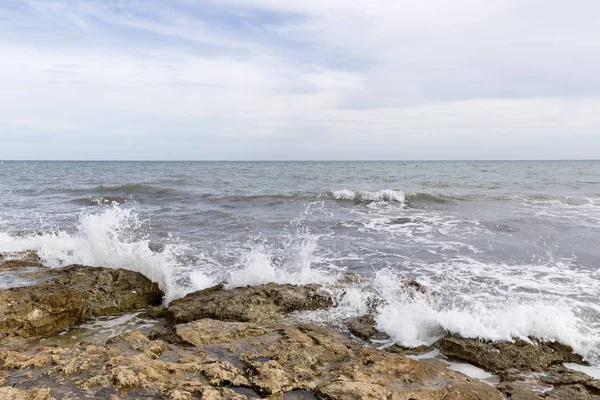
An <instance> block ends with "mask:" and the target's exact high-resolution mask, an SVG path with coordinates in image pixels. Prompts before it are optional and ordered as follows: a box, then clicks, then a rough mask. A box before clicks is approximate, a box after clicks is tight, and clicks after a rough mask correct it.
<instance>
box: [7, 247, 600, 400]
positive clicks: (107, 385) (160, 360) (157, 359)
mask: <svg viewBox="0 0 600 400" xmlns="http://www.w3.org/2000/svg"><path fill="white" fill-rule="evenodd" d="M0 271H2V272H5V271H11V273H13V274H15V275H16V276H19V277H20V278H23V279H29V280H31V282H30V283H33V282H35V283H33V284H31V285H29V286H19V287H17V288H7V289H1V290H0V298H1V299H2V302H0V348H2V352H1V354H2V355H0V398H7V399H8V398H11V399H13V398H15V399H21V398H23V399H28V398H35V399H51V398H55V399H63V398H64V399H67V398H111V399H121V398H123V399H125V398H142V397H143V398H167V399H191V398H207V399H237V400H242V399H248V398H268V399H290V400H291V399H318V400H323V399H327V400H337V399H340V400H342V399H363V398H364V399H381V398H391V399H408V398H414V399H442V398H444V399H507V398H511V399H532V400H533V399H566V398H569V399H597V398H599V397H598V396H599V395H600V380H598V379H594V378H593V377H592V376H589V375H586V374H585V373H583V372H581V371H582V370H583V371H587V372H590V371H593V370H586V369H585V368H586V367H585V365H586V363H585V362H584V361H583V360H582V358H581V356H578V355H576V354H574V353H573V352H572V349H571V348H570V347H568V346H565V345H561V344H560V343H557V342H554V343H551V342H545V343H544V342H540V341H538V340H536V339H530V340H528V341H525V340H519V339H516V340H515V341H514V342H485V341H479V340H473V339H465V338H461V337H459V336H453V335H448V336H446V337H444V338H442V339H440V340H439V341H438V342H436V343H435V344H434V345H433V346H421V347H420V348H416V349H409V348H404V347H402V346H399V345H397V344H395V345H392V346H389V347H387V348H382V347H383V346H381V343H385V342H386V340H388V342H389V338H386V337H385V336H386V335H385V334H383V333H382V332H379V331H377V329H376V327H375V321H374V318H373V315H369V314H367V315H363V316H361V317H357V318H353V319H351V320H347V321H343V322H344V325H346V326H347V329H348V331H345V330H342V331H340V330H339V329H336V328H334V327H327V326H323V325H317V324H311V323H306V322H302V321H298V320H297V319H294V317H293V315H294V313H297V312H301V311H306V310H327V309H329V308H331V307H335V304H334V301H333V299H332V298H331V296H330V294H329V293H327V292H326V291H324V290H322V289H321V287H320V286H319V285H316V284H309V285H290V284H273V283H271V284H264V285H258V286H248V287H239V288H233V289H225V288H224V286H223V285H217V286H215V287H212V288H208V289H205V290H200V291H196V292H193V293H190V294H188V295H187V296H185V297H183V298H180V299H176V300H173V301H172V302H171V303H170V304H169V305H168V306H163V305H161V302H162V296H163V295H164V294H163V293H162V292H161V291H160V289H158V286H157V285H156V284H155V283H153V282H151V281H149V280H148V279H147V278H145V277H144V276H143V275H142V274H140V273H137V272H132V271H127V270H121V269H106V268H100V267H86V266H79V265H75V266H68V267H63V268H56V269H49V268H43V265H42V262H41V260H40V259H39V257H38V256H37V254H36V253H35V252H32V251H28V252H21V253H16V254H10V255H5V254H3V255H1V257H0ZM405 290H412V291H417V292H423V291H426V290H427V289H426V288H424V287H422V286H420V285H418V284H416V282H415V283H411V282H410V281H407V283H406V285H405ZM94 324H96V326H94ZM94 330H95V332H97V333H98V334H99V335H97V336H96V337H94V335H93V334H90V332H94ZM73 332H77V334H75V333H73ZM378 345H379V347H380V348H378ZM565 365H566V366H571V368H567V367H566V366H565ZM573 367H575V368H576V369H579V371H576V370H575V369H573ZM461 372H464V373H466V374H463V373H461ZM167 378H168V379H167ZM596 378H598V377H596ZM11 396H12V397H11ZM406 396H408V397H406ZM411 396H413V397H411Z"/></svg>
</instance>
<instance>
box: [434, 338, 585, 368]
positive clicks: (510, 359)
mask: <svg viewBox="0 0 600 400" xmlns="http://www.w3.org/2000/svg"><path fill="white" fill-rule="evenodd" d="M436 346H437V347H439V349H440V350H441V352H442V353H443V354H444V355H445V356H447V357H450V358H454V359H458V360H464V361H467V362H470V363H471V364H473V365H476V366H478V367H481V368H485V369H487V370H489V371H492V372H496V373H500V372H502V371H506V370H509V369H517V370H530V371H542V370H546V369H548V368H549V367H550V366H552V365H555V364H560V363H563V362H578V363H583V360H582V359H581V357H580V356H578V355H576V354H573V350H572V349H571V348H569V347H568V346H564V345H561V344H558V343H544V342H539V341H537V340H535V339H532V340H531V341H529V342H526V341H524V340H520V339H517V340H515V341H514V342H483V341H480V340H475V339H464V338H461V337H458V336H448V337H446V338H444V339H441V340H440V341H438V342H437V343H436ZM574 360H577V361H574Z"/></svg>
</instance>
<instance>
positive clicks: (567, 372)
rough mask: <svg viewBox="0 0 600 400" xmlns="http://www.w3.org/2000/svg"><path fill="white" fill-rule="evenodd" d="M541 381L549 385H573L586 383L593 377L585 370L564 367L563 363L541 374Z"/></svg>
mask: <svg viewBox="0 0 600 400" xmlns="http://www.w3.org/2000/svg"><path fill="white" fill-rule="evenodd" d="M539 379H540V381H542V382H544V383H546V384H548V385H573V384H579V383H582V384H583V383H585V382H587V381H590V380H592V378H591V377H590V376H589V375H587V374H584V373H583V372H579V371H574V370H572V369H568V368H565V367H563V366H562V365H559V366H556V367H553V368H551V369H550V370H548V371H546V373H545V374H544V375H542V376H540V378H539Z"/></svg>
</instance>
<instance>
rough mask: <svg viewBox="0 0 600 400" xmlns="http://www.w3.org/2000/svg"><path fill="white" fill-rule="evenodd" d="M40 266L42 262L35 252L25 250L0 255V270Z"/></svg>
mask: <svg viewBox="0 0 600 400" xmlns="http://www.w3.org/2000/svg"><path fill="white" fill-rule="evenodd" d="M42 266H43V265H42V260H41V259H40V257H39V256H38V255H37V253H36V252H35V251H31V250H27V251H20V252H13V253H0V270H13V269H21V268H25V267H42Z"/></svg>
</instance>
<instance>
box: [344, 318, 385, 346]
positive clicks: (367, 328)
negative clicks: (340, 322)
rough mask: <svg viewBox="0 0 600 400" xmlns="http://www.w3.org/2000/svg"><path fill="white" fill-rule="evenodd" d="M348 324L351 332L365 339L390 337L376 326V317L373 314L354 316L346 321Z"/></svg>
mask: <svg viewBox="0 0 600 400" xmlns="http://www.w3.org/2000/svg"><path fill="white" fill-rule="evenodd" d="M346 326H347V327H348V330H349V331H350V333H352V334H353V335H354V336H356V337H358V338H360V339H362V340H365V341H370V340H371V339H375V340H383V339H387V338H389V337H388V336H387V335H386V334H385V333H383V332H381V331H379V330H377V328H375V317H373V316H372V315H362V316H360V317H356V318H352V319H350V320H349V321H348V322H347V323H346Z"/></svg>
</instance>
